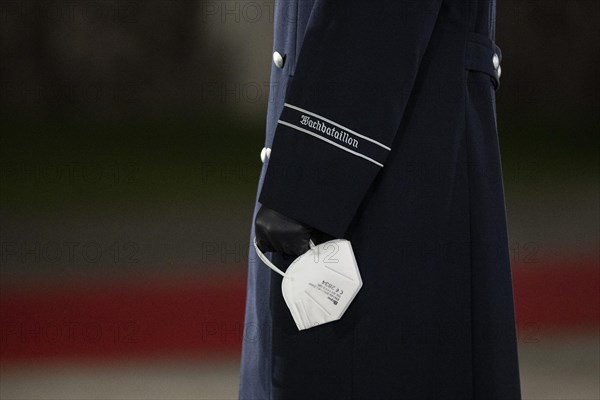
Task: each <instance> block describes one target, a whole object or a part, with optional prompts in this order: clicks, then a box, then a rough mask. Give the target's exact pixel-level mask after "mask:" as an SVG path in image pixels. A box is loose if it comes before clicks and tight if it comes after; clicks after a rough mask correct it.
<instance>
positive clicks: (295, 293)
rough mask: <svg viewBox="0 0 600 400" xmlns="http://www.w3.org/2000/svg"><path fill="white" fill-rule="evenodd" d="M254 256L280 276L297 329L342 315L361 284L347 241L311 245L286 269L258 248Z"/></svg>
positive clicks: (329, 320) (337, 240) (334, 319)
mask: <svg viewBox="0 0 600 400" xmlns="http://www.w3.org/2000/svg"><path fill="white" fill-rule="evenodd" d="M254 247H255V248H256V253H257V254H258V257H259V258H260V259H261V260H262V261H263V262H264V263H265V264H266V265H267V266H268V267H269V268H271V269H272V270H273V271H275V272H277V273H278V274H279V275H281V276H283V281H282V283H281V291H282V293H283V298H284V300H285V303H286V304H287V306H288V308H289V309H290V312H291V313H292V317H293V318H294V322H295V323H296V326H297V327H298V329H299V330H304V329H308V328H312V327H314V326H317V325H321V324H325V323H327V322H331V321H337V320H338V319H340V318H341V317H342V315H343V314H344V312H345V311H346V309H347V308H348V306H349V305H350V303H351V302H352V300H354V297H355V296H356V294H357V293H358V291H359V290H360V288H361V287H362V279H361V278H360V272H359V271H358V265H357V264H356V259H355V258H354V252H353V251H352V246H351V245H350V242H349V241H347V240H344V239H336V240H330V241H329V242H325V243H321V244H320V245H318V246H314V245H313V244H312V242H311V248H310V249H309V250H308V251H307V252H306V253H304V254H302V255H301V256H300V257H298V258H296V259H295V260H294V261H293V262H292V263H291V264H290V266H289V267H288V269H287V270H286V272H283V271H281V270H280V269H279V268H277V267H276V266H275V265H274V264H273V263H272V262H271V261H270V260H269V259H268V258H267V257H265V255H264V254H263V253H262V252H261V251H260V249H259V248H258V246H257V244H256V238H255V239H254Z"/></svg>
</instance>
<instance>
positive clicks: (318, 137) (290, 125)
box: [277, 120, 383, 167]
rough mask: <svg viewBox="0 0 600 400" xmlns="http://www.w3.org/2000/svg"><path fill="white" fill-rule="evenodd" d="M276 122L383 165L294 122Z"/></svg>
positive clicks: (381, 165)
mask: <svg viewBox="0 0 600 400" xmlns="http://www.w3.org/2000/svg"><path fill="white" fill-rule="evenodd" d="M277 123H278V124H282V125H285V126H289V127H290V128H293V129H296V130H297V131H300V132H304V133H307V134H309V135H311V136H313V137H316V138H317V139H321V140H322V141H324V142H327V143H329V144H331V145H333V146H335V147H338V148H340V149H342V150H345V151H347V152H348V153H351V154H354V155H355V156H358V157H361V158H364V159H365V160H367V161H370V162H372V163H373V164H375V165H377V166H379V167H383V164H382V163H380V162H377V161H375V160H373V159H372V158H370V157H367V156H365V155H364V154H360V153H358V152H356V151H353V150H350V149H347V148H345V147H344V146H341V145H339V144H337V143H335V142H333V141H331V140H329V139H326V138H324V137H323V136H320V135H317V134H316V133H313V132H311V131H309V130H306V129H304V128H300V127H299V126H296V125H294V124H290V123H289V122H285V121H282V120H279V121H277Z"/></svg>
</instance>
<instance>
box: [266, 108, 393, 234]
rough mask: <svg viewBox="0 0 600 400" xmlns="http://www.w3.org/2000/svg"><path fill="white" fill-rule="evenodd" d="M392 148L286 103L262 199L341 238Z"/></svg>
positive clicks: (305, 222) (278, 127) (312, 225)
mask: <svg viewBox="0 0 600 400" xmlns="http://www.w3.org/2000/svg"><path fill="white" fill-rule="evenodd" d="M388 151H389V147H387V146H385V145H383V144H382V143H379V142H377V141H375V140H372V139H370V138H368V137H366V136H363V135H361V134H360V133H358V132H355V131H353V130H351V129H349V128H347V127H344V126H343V125H341V124H339V123H337V122H335V121H332V120H330V119H328V118H326V117H325V116H321V115H319V114H316V113H314V112H312V111H310V110H306V109H303V108H301V107H298V106H295V105H292V104H287V103H286V104H285V106H284V110H283V112H282V114H281V117H280V120H279V123H278V125H277V129H276V133H275V139H274V142H273V147H272V152H271V156H270V159H269V161H268V167H267V172H266V176H265V181H264V184H263V187H262V191H261V193H260V196H259V202H260V203H261V204H263V205H265V206H267V207H269V208H271V209H273V210H275V211H277V212H280V213H281V214H284V215H286V216H288V217H290V218H293V219H295V220H297V221H299V222H301V223H303V224H306V225H308V226H311V227H313V228H316V229H318V230H320V231H322V232H325V233H327V234H329V235H331V236H334V237H336V238H342V237H344V235H345V234H346V231H347V230H348V227H349V226H350V223H351V222H352V220H353V218H354V215H355V214H356V211H357V210H358V207H359V206H360V203H361V202H362V200H363V198H364V197H365V193H366V192H367V190H368V188H369V187H370V185H371V183H372V181H373V180H374V178H375V176H376V175H377V173H378V172H379V171H380V168H381V167H383V162H384V160H385V158H386V156H387V153H388Z"/></svg>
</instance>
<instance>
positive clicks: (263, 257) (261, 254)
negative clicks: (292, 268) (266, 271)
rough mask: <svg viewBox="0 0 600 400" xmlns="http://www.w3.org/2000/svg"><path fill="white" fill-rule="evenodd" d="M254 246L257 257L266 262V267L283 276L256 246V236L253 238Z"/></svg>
mask: <svg viewBox="0 0 600 400" xmlns="http://www.w3.org/2000/svg"><path fill="white" fill-rule="evenodd" d="M254 248H255V249H256V254H257V255H258V258H260V259H261V260H262V262H264V263H265V264H266V266H267V267H269V268H271V269H272V270H273V271H275V272H277V273H278V274H279V275H281V276H283V277H285V273H284V272H283V271H282V270H280V269H279V268H277V267H276V266H275V264H273V263H272V262H271V261H270V260H269V259H268V258H267V257H266V256H265V255H264V254H263V252H262V251H260V249H259V248H258V245H257V244H256V237H255V238H254Z"/></svg>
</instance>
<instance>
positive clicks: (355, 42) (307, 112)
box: [259, 0, 441, 237]
mask: <svg viewBox="0 0 600 400" xmlns="http://www.w3.org/2000/svg"><path fill="white" fill-rule="evenodd" d="M440 4H441V0H410V1H403V0H388V1H374V2H369V1H365V0H335V1H334V0H317V1H316V2H315V6H314V9H313V13H312V15H311V18H310V21H309V25H308V28H307V31H306V34H305V37H304V42H303V45H302V48H301V49H300V51H299V54H298V56H297V63H296V65H295V68H294V76H293V78H290V81H289V84H288V87H287V91H286V96H285V106H284V109H283V112H282V114H281V116H280V118H279V123H278V125H277V128H276V131H275V138H274V142H273V145H272V151H271V157H270V161H269V165H268V169H267V172H266V177H265V181H264V185H263V188H262V192H261V194H260V197H259V201H260V202H261V203H262V204H263V205H265V206H267V207H268V208H271V209H273V210H276V211H277V212H279V213H281V214H283V215H285V216H287V217H290V218H292V219H294V220H297V221H300V222H301V223H303V224H306V225H308V226H310V227H314V228H316V229H318V230H320V231H323V232H326V233H328V234H330V235H333V236H335V237H343V236H344V233H345V232H346V230H347V228H348V226H349V224H350V222H351V221H352V218H353V216H354V215H355V213H356V211H357V209H358V207H359V205H360V203H361V201H362V199H363V198H364V196H365V194H366V193H367V190H368V189H369V187H370V185H371V184H372V182H373V180H374V179H375V177H376V175H377V174H378V173H379V172H380V170H381V169H382V168H384V167H385V162H386V158H387V157H388V154H389V153H390V150H391V148H392V146H393V141H394V136H395V134H396V132H397V130H398V127H399V125H400V121H401V119H402V117H403V115H404V113H405V111H406V108H407V102H408V98H409V95H410V93H411V90H412V87H413V83H414V81H415V78H416V75H417V71H418V69H419V65H420V61H421V59H422V57H423V54H424V52H425V50H426V48H427V46H428V42H429V38H430V37H431V33H432V31H433V29H434V26H435V22H436V19H437V14H438V11H439V8H440Z"/></svg>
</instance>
